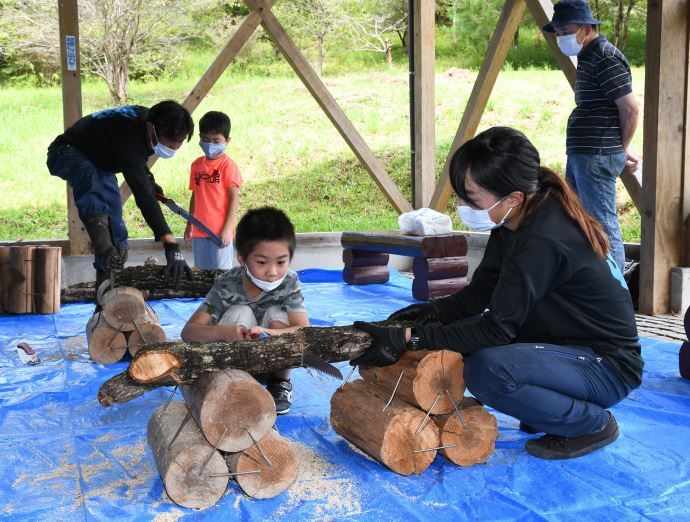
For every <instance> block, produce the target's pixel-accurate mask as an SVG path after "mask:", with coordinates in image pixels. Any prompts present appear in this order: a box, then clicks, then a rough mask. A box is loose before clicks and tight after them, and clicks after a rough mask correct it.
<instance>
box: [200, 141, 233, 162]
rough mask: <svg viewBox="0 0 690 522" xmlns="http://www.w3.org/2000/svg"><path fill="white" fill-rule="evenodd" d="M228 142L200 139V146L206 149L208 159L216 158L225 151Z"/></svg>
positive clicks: (205, 153)
mask: <svg viewBox="0 0 690 522" xmlns="http://www.w3.org/2000/svg"><path fill="white" fill-rule="evenodd" d="M225 146H226V143H208V142H206V141H203V140H202V141H200V142H199V147H201V150H203V151H204V155H205V156H206V157H207V158H208V159H216V158H217V157H218V156H220V155H221V154H223V152H225Z"/></svg>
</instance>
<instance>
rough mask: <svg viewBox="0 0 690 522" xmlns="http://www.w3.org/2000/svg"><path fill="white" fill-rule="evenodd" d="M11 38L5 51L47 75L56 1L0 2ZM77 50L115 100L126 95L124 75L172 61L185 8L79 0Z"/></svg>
mask: <svg viewBox="0 0 690 522" xmlns="http://www.w3.org/2000/svg"><path fill="white" fill-rule="evenodd" d="M2 15H3V18H4V24H3V25H5V26H6V27H10V28H11V29H12V31H13V33H14V38H13V40H12V41H10V42H6V44H5V45H7V48H8V54H11V55H13V56H14V57H15V58H17V59H18V60H21V59H23V60H25V61H27V62H29V63H30V65H31V70H32V71H33V72H34V73H36V74H38V75H39V76H41V77H42V78H44V79H45V80H47V81H51V80H52V79H53V78H55V76H56V75H57V73H58V71H59V69H60V66H59V57H60V42H59V33H58V16H57V2H46V1H45V0H13V1H10V2H7V3H6V4H5V5H4V6H3V8H2ZM79 15H80V16H79V27H80V51H81V64H82V69H83V70H84V72H85V73H86V74H94V75H96V76H99V77H101V78H103V79H104V80H105V82H106V84H107V85H108V89H109V91H110V95H111V97H112V99H113V101H114V102H115V103H116V104H123V103H125V102H126V99H127V88H128V82H129V77H130V75H131V73H132V72H133V70H134V71H135V72H136V73H137V74H138V75H151V74H153V75H155V74H159V73H160V72H162V71H163V70H165V69H166V68H169V67H171V66H174V65H175V64H176V61H177V53H176V50H177V46H178V45H179V44H180V43H181V42H182V41H183V38H182V36H181V35H182V32H183V30H184V26H185V20H186V16H185V15H186V11H185V9H184V2H182V1H181V0H82V1H80V2H79Z"/></svg>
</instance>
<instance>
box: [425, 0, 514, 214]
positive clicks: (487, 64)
mask: <svg viewBox="0 0 690 522" xmlns="http://www.w3.org/2000/svg"><path fill="white" fill-rule="evenodd" d="M524 10H525V0H507V1H506V3H505V5H504V6H503V11H501V16H500V18H499V19H498V23H497V24H496V29H495V30H494V34H493V36H492V37H491V41H490V42H489V48H488V49H487V51H486V56H485V57H484V61H483V62H482V66H481V69H479V74H478V75H477V79H476V80H475V82H474V87H473V88H472V93H471V94H470V98H469V100H468V101H467V106H466V107H465V112H464V113H463V115H462V120H461V121H460V126H459V127H458V130H457V132H456V133H455V138H454V139H453V143H452V144H451V146H450V151H449V152H448V157H447V158H446V163H445V165H443V170H442V171H441V177H440V178H439V180H438V183H437V185H436V190H435V191H434V196H433V198H432V199H431V204H430V207H431V208H434V209H436V210H438V211H439V212H443V211H444V210H445V208H446V205H448V200H449V199H450V196H451V192H452V191H451V187H450V178H449V175H448V174H449V169H450V161H451V159H452V157H453V154H455V152H456V151H457V150H458V149H459V148H460V146H461V145H462V144H463V143H465V142H466V141H467V140H469V139H470V138H472V136H474V134H475V133H476V132H477V127H478V126H479V122H480V121H481V119H482V114H483V113H484V109H485V108H486V103H487V102H488V101H489V96H491V91H492V89H493V87H494V84H495V83H496V78H497V77H498V73H499V71H500V70H501V66H502V65H503V62H504V61H505V59H506V56H507V55H508V51H509V49H510V46H511V45H512V43H513V36H514V35H515V31H517V28H518V26H519V25H520V20H521V18H522V13H523V12H524Z"/></svg>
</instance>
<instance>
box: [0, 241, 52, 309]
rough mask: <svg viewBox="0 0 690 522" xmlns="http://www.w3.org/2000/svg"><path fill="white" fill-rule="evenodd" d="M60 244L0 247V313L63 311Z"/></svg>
mask: <svg viewBox="0 0 690 522" xmlns="http://www.w3.org/2000/svg"><path fill="white" fill-rule="evenodd" d="M61 251H62V249H61V248H60V247H49V246H42V245H41V246H34V245H27V246H3V247H0V287H1V288H2V293H1V295H0V312H8V313H14V314H32V313H37V314H54V313H58V312H59V311H60V280H61Z"/></svg>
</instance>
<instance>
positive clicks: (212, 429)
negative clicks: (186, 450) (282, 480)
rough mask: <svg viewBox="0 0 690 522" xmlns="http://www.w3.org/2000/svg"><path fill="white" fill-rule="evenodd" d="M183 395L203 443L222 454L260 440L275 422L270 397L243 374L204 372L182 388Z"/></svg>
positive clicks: (259, 385)
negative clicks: (203, 439)
mask: <svg viewBox="0 0 690 522" xmlns="http://www.w3.org/2000/svg"><path fill="white" fill-rule="evenodd" d="M182 395H183V396H184V399H185V402H186V403H187V407H188V408H189V411H190V413H191V414H192V417H193V418H194V420H195V421H196V423H197V425H198V426H199V428H200V429H201V431H202V433H203V434H204V436H205V437H206V439H208V440H209V441H211V442H212V443H213V444H214V445H216V444H217V445H218V449H221V450H223V451H231V452H237V451H242V450H245V449H247V448H249V447H250V446H251V445H252V444H253V442H252V438H251V437H254V439H255V440H261V439H262V438H264V437H265V436H266V435H267V434H268V433H269V432H270V431H271V429H272V428H273V425H274V424H275V421H276V406H275V403H274V402H273V397H271V394H270V393H268V391H266V389H265V388H264V387H263V386H261V384H259V382H258V381H257V380H256V379H254V378H253V377H252V376H251V375H249V374H248V373H246V372H243V371H242V370H233V369H226V370H223V371H220V372H207V373H206V374H205V375H203V376H202V377H200V378H198V379H197V380H195V381H194V383H193V384H191V385H189V386H183V387H182ZM247 431H249V433H248V432H247ZM250 433H251V436H250V435H249V434H250Z"/></svg>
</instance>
